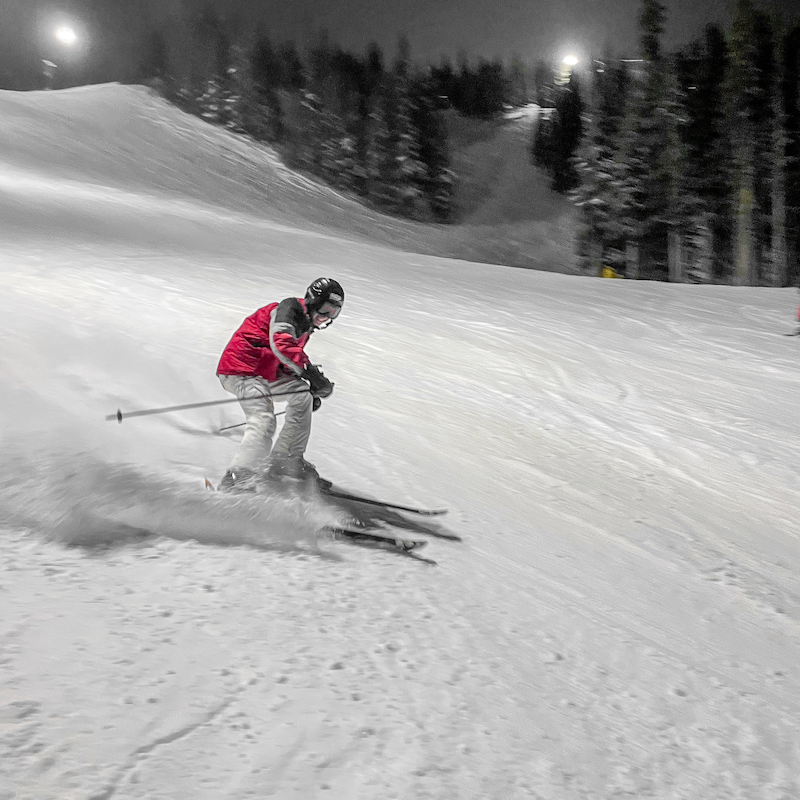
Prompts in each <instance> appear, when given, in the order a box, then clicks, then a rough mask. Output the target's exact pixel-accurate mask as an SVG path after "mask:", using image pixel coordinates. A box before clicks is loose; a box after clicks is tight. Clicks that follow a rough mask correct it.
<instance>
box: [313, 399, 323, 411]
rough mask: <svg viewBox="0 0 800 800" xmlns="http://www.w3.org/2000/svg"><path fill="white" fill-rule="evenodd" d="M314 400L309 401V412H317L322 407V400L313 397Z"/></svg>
mask: <svg viewBox="0 0 800 800" xmlns="http://www.w3.org/2000/svg"><path fill="white" fill-rule="evenodd" d="M313 397H314V399H313V400H312V401H311V411H312V413H313V412H314V411H319V408H320V406H321V405H322V398H321V397H317V396H316V395H313Z"/></svg>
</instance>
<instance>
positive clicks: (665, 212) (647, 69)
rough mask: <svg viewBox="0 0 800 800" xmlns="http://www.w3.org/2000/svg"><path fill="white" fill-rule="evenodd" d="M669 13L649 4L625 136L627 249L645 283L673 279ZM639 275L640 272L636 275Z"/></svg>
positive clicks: (645, 3) (646, 4) (646, 2)
mask: <svg viewBox="0 0 800 800" xmlns="http://www.w3.org/2000/svg"><path fill="white" fill-rule="evenodd" d="M664 20H665V11H664V5H663V3H660V2H658V1H657V0H643V3H642V12H641V14H640V24H641V28H642V56H643V59H644V63H643V64H642V65H641V74H640V75H639V76H638V77H637V78H636V79H635V80H634V81H633V83H632V92H631V95H632V97H631V114H630V116H629V118H628V119H627V120H626V124H625V132H624V134H623V136H624V138H625V143H624V147H623V153H624V160H625V163H626V167H627V183H628V185H627V187H626V189H627V195H628V204H627V211H628V226H629V228H630V229H631V230H632V231H633V236H632V241H631V242H629V243H628V245H627V246H626V249H627V250H628V251H629V252H631V251H635V252H637V253H638V258H639V260H640V264H641V265H642V268H643V269H644V276H645V277H656V278H664V277H667V275H668V262H669V260H670V259H669V255H668V249H669V247H670V246H673V245H674V241H675V240H674V238H673V237H670V236H669V232H670V227H671V225H673V224H674V217H675V213H674V209H673V208H672V203H673V201H674V198H675V187H674V180H675V177H676V176H675V175H674V172H673V170H674V165H675V158H674V151H673V149H672V148H673V145H674V129H675V121H674V113H673V111H672V110H671V108H670V106H671V102H670V98H669V94H670V90H669V86H670V75H669V69H668V64H667V62H666V60H665V59H664V57H663V55H662V52H661V35H662V33H663V28H664ZM634 271H635V272H637V274H638V273H639V272H640V269H639V268H636V269H635V270H634Z"/></svg>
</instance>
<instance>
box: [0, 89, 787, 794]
mask: <svg viewBox="0 0 800 800" xmlns="http://www.w3.org/2000/svg"><path fill="white" fill-rule="evenodd" d="M0 118H2V119H3V120H4V126H2V127H0V153H2V154H3V155H2V160H1V161H0V230H2V231H3V233H4V248H3V251H2V253H0V319H2V323H0V325H2V328H1V329H0V330H2V338H3V347H2V348H0V376H2V382H3V387H4V391H3V393H2V395H0V422H2V428H0V465H1V466H0V519H2V523H1V527H2V530H1V531H0V552H2V557H1V558H0V607H1V608H2V613H1V614H0V798H6V797H7V798H14V800H50V798H52V799H53V800H56V799H57V798H58V799H60V798H62V797H74V798H80V799H81V800H111V799H112V798H113V799H114V800H134V799H135V798H142V800H144V799H145V798H147V800H151V798H164V799H165V800H166V799H169V800H173V798H174V799H175V800H177V799H178V798H186V797H192V798H195V799H196V800H219V798H223V797H224V798H237V799H238V798H249V797H252V798H261V797H270V796H271V797H276V798H280V800H291V799H292V798H297V800H300V799H301V798H302V799H303V800H305V799H306V798H317V797H324V798H331V800H338V799H341V800H355V799H356V798H364V800H372V799H373V798H381V800H383V799H384V798H399V799H400V800H409V799H411V800H417V798H419V799H422V798H431V800H441V799H442V798H453V800H464V799H465V798H474V800H509V799H512V800H516V798H535V800H573V799H575V800H578V798H581V799H582V800H600V799H601V798H602V799H603V800H605V798H608V799H609V800H610V799H611V798H618V797H635V798H642V797H654V798H659V800H662V799H663V800H666V799H667V798H669V799H671V798H676V800H677V799H678V798H681V799H683V798H686V799H687V800H689V799H691V800H697V799H698V798H702V800H717V799H718V800H731V799H734V800H756V799H757V800H790V798H795V797H797V796H800V785H799V784H798V781H799V780H800V778H799V777H798V776H800V752H798V747H797V743H798V742H800V730H798V729H799V728H800V722H798V720H800V700H798V698H800V674H798V668H797V664H798V663H800V587H799V586H798V582H797V574H798V571H800V548H799V546H798V543H799V542H800V523H798V515H797V510H798V507H797V492H798V488H800V480H799V477H800V476H799V475H798V464H799V463H800V435H799V434H798V429H797V422H796V413H795V407H796V397H797V389H798V388H800V368H798V366H797V341H795V340H793V339H787V338H782V337H780V336H779V335H778V333H779V332H780V331H781V330H783V329H785V328H786V327H787V325H788V324H789V320H790V319H791V315H792V314H793V311H794V309H795V307H796V304H795V300H796V295H795V293H794V292H792V291H789V290H786V291H784V290H779V291H776V290H763V289H744V288H731V287H700V286H672V285H666V284H645V283H638V282H627V281H600V280H589V279H580V278H576V277H574V276H567V275H557V274H547V273H542V272H528V271H521V270H512V269H508V268H502V267H496V266H491V265H484V264H478V263H467V262H456V261H451V260H447V259H442V258H435V257H431V256H424V255H419V254H418V253H421V252H435V251H436V248H435V247H433V245H432V244H431V242H432V239H431V238H430V237H431V236H432V233H431V228H430V226H414V225H412V224H406V223H399V222H396V221H393V220H388V219H386V218H383V217H381V216H380V215H378V214H375V213H374V212H370V211H364V210H362V209H360V208H359V207H358V206H357V204H355V203H353V202H352V201H350V200H347V199H346V198H343V197H341V196H340V195H338V194H337V193H335V192H332V191H330V190H327V189H325V188H324V187H321V186H320V185H319V184H317V183H316V182H314V181H312V180H310V179H307V178H304V177H302V176H298V175H295V174H294V173H292V172H291V171H289V170H287V169H286V168H285V167H283V166H282V165H281V164H280V162H279V161H278V160H277V158H276V157H275V155H274V153H272V152H271V151H269V150H268V149H266V148H261V147H256V146H254V145H252V144H250V143H248V142H245V141H242V140H239V139H236V138H234V137H231V136H229V135H228V134H227V133H225V132H223V131H220V130H217V129H213V128H209V127H208V126H205V125H204V124H203V123H201V122H200V121H198V120H195V119H192V118H190V117H187V116H186V115H183V114H181V113H179V112H178V111H176V110H174V109H171V108H169V107H168V106H167V105H166V104H164V103H162V102H161V101H160V100H158V99H157V98H155V97H153V96H151V95H150V94H149V93H147V92H145V91H144V90H141V89H137V88H135V87H119V86H104V87H91V88H86V89H81V90H71V91H68V92H51V93H42V94H39V93H32V94H28V95H14V94H10V93H0ZM521 124H522V122H521V121H513V122H512V123H511V124H510V125H509V126H508V129H507V130H506V131H505V133H504V134H503V135H502V136H500V137H499V138H498V140H497V142H495V144H494V148H495V149H493V145H492V143H491V142H487V141H481V142H479V143H477V144H476V145H475V148H477V149H476V150H475V152H476V153H477V152H480V153H481V154H482V157H485V158H486V159H487V162H486V163H494V162H495V161H496V163H498V164H501V165H504V166H503V169H502V171H501V172H499V173H498V174H497V175H496V176H495V177H494V178H493V180H492V190H491V196H490V198H489V200H488V201H487V203H486V205H485V206H484V207H483V208H480V207H475V208H472V209H471V210H470V215H471V217H472V219H473V221H474V222H475V223H476V225H477V223H481V224H488V222H491V221H492V220H495V221H496V217H498V215H499V216H501V217H502V213H501V212H503V209H504V208H505V207H506V206H507V205H508V204H509V203H510V202H511V198H513V197H516V196H518V195H519V193H520V192H522V193H525V192H526V191H527V190H528V189H527V188H526V185H525V183H524V181H521V180H520V174H519V172H520V168H519V165H520V163H521V162H520V161H519V153H516V152H515V153H514V154H513V156H510V157H509V159H508V160H506V161H504V160H503V159H502V158H501V155H502V153H501V152H500V149H501V148H504V147H510V146H511V145H512V144H513V143H514V142H515V141H517V140H518V139H519V140H521V139H520V137H521V136H522V130H523V128H522V127H520V126H521ZM197 164H203V169H202V170H199V169H197ZM480 172H481V170H480V169H478V170H476V174H475V176H473V177H474V178H475V180H477V179H478V177H479V176H480ZM484 177H486V176H484ZM473 190H474V192H475V197H477V196H478V195H479V192H477V187H472V188H471V189H470V191H473ZM530 191H531V197H532V198H534V199H536V202H537V203H538V204H539V205H537V206H536V207H537V208H539V206H542V208H544V206H546V204H547V198H546V196H545V194H543V192H542V191H541V189H540V188H531V189H530ZM550 211H553V213H555V211H554V210H553V209H550ZM503 213H504V212H503ZM531 213H533V212H531ZM537 213H538V212H537ZM542 213H544V212H542ZM548 213H549V212H548ZM529 222H530V223H531V225H535V224H536V220H529ZM436 235H437V236H440V237H441V238H440V240H439V241H440V244H441V241H444V240H445V239H447V240H448V241H449V242H450V245H449V246H452V252H462V253H464V254H465V255H469V256H471V257H478V256H479V255H480V253H482V252H483V249H482V247H483V246H484V245H480V246H478V245H477V244H476V243H475V242H476V238H479V236H480V228H479V227H470V226H468V225H466V226H461V227H458V226H456V227H453V228H452V229H451V230H449V231H447V232H446V233H437V234H436ZM459 236H461V237H463V238H462V239H461V240H460V241H459V242H458V246H457V247H456V246H455V245H454V244H453V243H454V242H456V239H457V237H459ZM415 237H417V238H416V240H415ZM370 239H371V240H372V242H370ZM381 242H383V243H384V244H386V243H389V244H393V245H395V246H396V247H395V249H389V248H387V247H385V246H383V245H381V244H380V243H381ZM415 242H416V243H415ZM398 248H399V249H398ZM473 248H474V249H473ZM545 251H546V248H544V246H543V253H542V256H541V258H542V260H543V261H546V260H547V259H548V258H549V257H550V256H549V255H547V253H546V252H545ZM326 273H329V274H331V275H334V276H336V277H337V278H338V279H340V280H341V281H342V283H343V285H344V286H345V287H346V291H347V293H348V299H347V306H346V308H345V313H344V314H343V315H342V317H341V319H340V320H337V322H336V325H335V326H333V327H332V328H331V330H329V331H326V332H325V333H324V334H320V335H319V336H315V337H314V339H313V341H312V342H311V344H310V346H309V351H310V353H311V355H312V357H313V358H314V360H315V362H321V363H322V364H323V366H324V368H325V371H326V374H328V375H329V376H330V377H332V378H333V380H334V381H335V382H336V392H335V394H334V395H333V396H332V397H331V398H330V399H329V400H326V402H325V404H324V407H323V410H322V411H321V412H320V413H318V414H315V420H314V432H313V435H312V440H311V445H310V449H309V457H310V458H311V459H312V460H313V461H315V462H316V463H317V465H318V466H319V467H320V470H321V472H322V473H323V474H325V475H327V476H329V477H331V478H332V479H333V480H334V481H335V482H336V483H337V485H340V486H341V487H342V488H344V489H352V490H354V491H359V492H367V493H371V494H373V495H374V496H376V497H387V498H394V499H396V500H397V501H398V502H401V503H409V504H415V505H420V506H429V507H430V506H440V505H447V506H449V507H450V509H451V513H450V515H449V516H447V517H445V518H443V519H442V520H435V521H431V520H422V519H417V520H415V522H416V523H417V524H418V525H420V526H421V528H422V530H423V531H424V530H425V526H426V525H431V526H434V527H431V528H429V530H434V531H435V530H440V529H441V530H444V531H450V532H453V533H457V534H459V535H460V536H462V537H463V539H464V541H463V542H461V543H457V542H448V541H443V540H440V539H436V538H431V544H430V546H429V547H428V548H427V549H426V550H425V551H424V553H425V555H429V554H430V556H431V557H432V558H434V559H435V560H436V561H437V562H438V566H437V567H430V568H429V567H428V566H426V565H424V564H420V563H416V562H414V561H413V560H411V559H404V558H398V557H397V556H396V555H394V554H392V553H388V552H383V551H378V550H367V549H361V548H357V547H348V546H346V545H343V544H334V543H330V542H325V541H317V539H316V535H315V532H316V531H317V530H318V529H319V528H320V527H322V526H323V525H327V524H335V523H337V522H340V521H341V519H342V517H341V512H340V511H337V510H336V509H332V508H329V507H324V506H322V505H321V504H320V503H318V502H315V501H313V500H311V501H308V502H304V503H297V502H293V501H281V500H279V499H276V498H272V499H267V498H263V497H260V498H231V497H227V496H222V495H217V494H215V493H209V492H206V491H205V490H204V489H203V481H204V478H205V477H210V478H211V479H212V480H214V481H216V480H217V479H218V478H219V476H220V475H221V474H222V471H223V470H224V467H225V464H226V463H227V460H228V459H229V458H230V455H231V453H232V450H233V447H234V445H235V442H236V440H237V436H238V435H239V434H238V433H236V432H235V431H233V432H230V433H229V434H228V435H226V436H220V435H217V434H216V431H218V430H219V428H220V427H223V426H225V425H232V424H235V423H237V422H239V421H240V415H239V413H238V411H237V409H236V407H235V406H220V407H218V408H208V409H198V410H194V411H184V412H178V413H175V414H171V415H165V416H161V417H151V418H141V419H131V420H128V421H125V422H124V423H123V424H122V425H118V424H117V423H116V422H114V423H107V422H105V420H104V417H105V415H106V414H108V413H112V412H114V411H115V410H116V409H117V408H121V409H123V410H136V409H141V408H152V407H162V406H168V405H173V404H179V403H184V402H193V401H197V400H203V399H215V398H219V399H223V398H224V397H225V394H224V392H222V390H221V388H220V387H219V385H218V383H217V382H216V379H215V378H214V368H215V366H216V362H217V359H218V356H219V352H220V350H221V348H222V347H223V346H224V343H225V342H226V341H227V339H228V337H229V336H230V333H231V331H232V330H233V329H234V328H235V327H236V326H237V325H238V324H239V323H240V322H241V320H242V318H243V317H244V316H245V315H246V314H249V313H251V312H252V311H253V310H254V309H255V308H257V307H258V306H259V305H262V304H264V303H266V302H268V301H269V300H271V299H273V298H276V297H281V296H286V295H289V294H293V293H296V292H298V291H299V290H300V289H301V288H302V287H303V286H305V285H306V284H307V283H308V282H309V281H310V280H312V279H313V278H316V277H319V275H322V274H326ZM7 343H8V344H7ZM436 526H442V527H441V528H439V527H436Z"/></svg>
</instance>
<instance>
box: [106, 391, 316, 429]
mask: <svg viewBox="0 0 800 800" xmlns="http://www.w3.org/2000/svg"><path fill="white" fill-rule="evenodd" d="M309 391H311V390H310V389H302V390H301V391H299V392H281V393H280V394H270V395H265V396H266V397H272V398H273V399H275V398H281V397H288V396H289V395H292V394H302V393H303V392H309ZM238 402H239V398H238V397H230V398H226V399H225V400H209V401H207V402H205V403H186V404H185V405H181V406H166V407H165V408H148V409H146V410H144V411H126V412H125V413H123V412H122V411H121V410H119V409H117V413H116V414H107V415H106V422H110V421H111V420H112V419H115V420H116V421H117V422H119V423H121V422H122V420H123V419H127V418H128V417H149V416H151V415H152V414H166V413H167V412H169V411H185V410H186V409H189V408H204V407H205V406H221V405H223V404H224V403H238Z"/></svg>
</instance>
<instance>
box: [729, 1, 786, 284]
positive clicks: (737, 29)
mask: <svg viewBox="0 0 800 800" xmlns="http://www.w3.org/2000/svg"><path fill="white" fill-rule="evenodd" d="M730 53H731V68H730V72H729V76H728V93H729V98H730V100H729V102H730V123H731V130H732V134H731V135H732V141H733V147H734V164H735V178H734V192H735V198H736V238H735V243H736V245H735V265H734V281H735V282H737V283H743V284H750V285H755V284H757V283H759V282H760V281H761V280H762V279H763V278H764V277H765V276H764V274H763V272H764V263H763V262H764V251H765V249H766V248H765V242H766V240H767V236H766V234H767V232H768V230H769V226H770V217H771V204H772V197H771V191H770V181H769V172H770V164H771V163H772V160H773V158H772V157H773V153H774V142H773V135H772V134H773V126H774V123H775V120H774V104H773V102H772V96H771V95H772V90H773V88H774V82H773V79H772V71H773V69H774V50H773V41H772V30H771V24H770V21H769V18H768V17H767V16H766V15H765V14H763V13H761V12H759V11H758V10H757V9H756V8H755V6H754V4H753V2H752V0H738V2H737V5H736V11H735V15H734V21H733V26H732V28H731V33H730Z"/></svg>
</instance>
